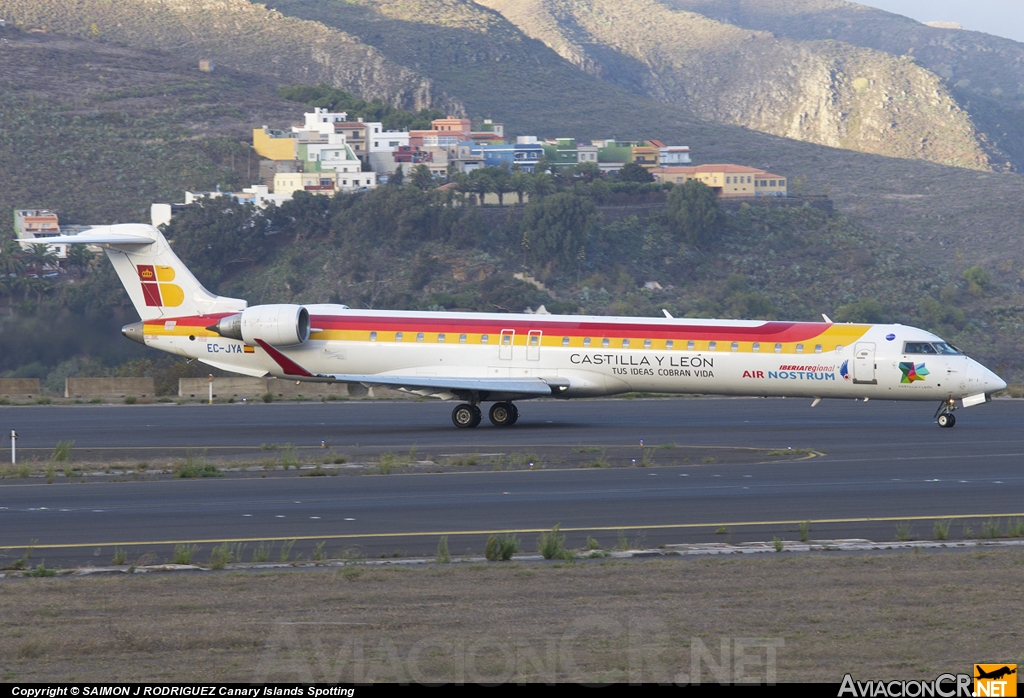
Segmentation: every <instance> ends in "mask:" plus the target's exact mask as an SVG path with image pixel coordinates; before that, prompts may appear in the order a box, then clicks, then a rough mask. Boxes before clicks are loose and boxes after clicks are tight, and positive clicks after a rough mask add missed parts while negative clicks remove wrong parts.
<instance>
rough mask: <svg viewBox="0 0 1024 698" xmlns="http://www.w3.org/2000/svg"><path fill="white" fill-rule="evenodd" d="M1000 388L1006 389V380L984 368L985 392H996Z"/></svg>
mask: <svg viewBox="0 0 1024 698" xmlns="http://www.w3.org/2000/svg"><path fill="white" fill-rule="evenodd" d="M1000 390H1006V381H1004V380H1003V379H1002V378H1000V377H999V376H997V375H996V374H994V373H992V371H989V370H988V369H985V393H986V394H991V393H998V392H999V391H1000Z"/></svg>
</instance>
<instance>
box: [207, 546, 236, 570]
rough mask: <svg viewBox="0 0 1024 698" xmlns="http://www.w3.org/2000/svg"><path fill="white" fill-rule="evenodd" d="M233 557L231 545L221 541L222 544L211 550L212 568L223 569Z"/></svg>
mask: <svg viewBox="0 0 1024 698" xmlns="http://www.w3.org/2000/svg"><path fill="white" fill-rule="evenodd" d="M231 558H232V550H231V546H230V545H228V544H227V543H221V544H220V545H218V546H215V547H214V549H213V550H212V551H211V552H210V568H211V569H215V570H222V569H224V567H225V566H227V564H228V563H229V562H231Z"/></svg>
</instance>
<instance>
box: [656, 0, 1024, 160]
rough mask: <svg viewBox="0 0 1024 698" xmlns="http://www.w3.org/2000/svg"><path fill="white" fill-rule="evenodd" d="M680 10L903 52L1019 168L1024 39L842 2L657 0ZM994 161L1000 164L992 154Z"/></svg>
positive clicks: (1023, 132)
mask: <svg viewBox="0 0 1024 698" xmlns="http://www.w3.org/2000/svg"><path fill="white" fill-rule="evenodd" d="M661 1H662V2H663V3H664V4H666V5H668V6H670V7H672V8H675V9H680V10H690V11H693V12H698V13H700V14H702V15H706V16H707V17H711V18H713V19H716V20H719V21H721V22H727V23H729V24H734V25H736V26H740V27H744V28H747V29H754V30H760V31H769V32H771V33H772V34H774V35H775V36H779V37H786V38H789V39H795V40H815V39H822V40H826V39H827V40H835V41H841V42H843V43H846V44H850V45H853V46H863V47H866V48H871V49H875V50H877V51H884V52H886V53H889V54H891V55H893V56H904V55H905V56H910V57H912V58H913V60H914V61H915V62H916V63H918V64H920V65H921V66H923V67H925V68H927V69H928V70H930V71H932V72H933V73H935V74H936V75H938V76H940V77H941V78H943V80H944V81H945V83H946V84H947V85H948V86H949V90H950V92H951V94H952V95H953V97H954V98H955V99H956V100H957V102H958V103H959V104H960V105H961V107H962V108H964V109H966V110H967V111H968V112H969V113H970V114H971V118H972V120H973V121H974V123H975V124H976V125H977V127H978V129H979V130H980V131H981V132H982V134H983V135H984V139H985V141H986V147H988V148H989V149H990V152H993V153H994V151H997V150H998V151H1002V152H1004V153H1006V155H1007V157H1008V158H1009V161H1008V162H1005V163H1003V164H1004V165H1005V166H1009V167H1014V168H1016V169H1017V170H1022V171H1024V108H1022V104H1021V100H1022V99H1024V44H1021V43H1019V42H1016V41H1012V40H1010V39H1004V38H1002V37H998V36H992V35H991V34H984V33H982V32H974V31H964V30H957V29H940V28H936V27H930V26H927V25H924V24H921V23H920V22H917V21H915V20H912V19H910V18H908V17H903V16H901V15H896V14H892V13H889V12H885V11H883V10H877V9H875V8H872V7H867V6H865V5H860V4H857V3H853V2H846V1H845V0H773V1H772V2H770V3H765V2H761V1H760V0H661ZM993 161H994V162H995V163H997V164H998V163H1000V162H1001V161H1000V160H998V159H996V158H995V155H993Z"/></svg>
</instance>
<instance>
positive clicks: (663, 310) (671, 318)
mask: <svg viewBox="0 0 1024 698" xmlns="http://www.w3.org/2000/svg"><path fill="white" fill-rule="evenodd" d="M661 312H663V313H665V317H667V318H668V319H669V320H674V319H675V318H673V317H672V313H670V312H668V311H667V310H665V309H664V308H662V309H661Z"/></svg>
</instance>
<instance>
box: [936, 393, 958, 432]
mask: <svg viewBox="0 0 1024 698" xmlns="http://www.w3.org/2000/svg"><path fill="white" fill-rule="evenodd" d="M955 409H956V401H955V400H953V399H952V398H950V399H949V400H944V401H942V402H941V403H940V404H939V409H937V410H936V411H935V421H936V422H938V424H939V426H940V427H942V428H943V429H952V428H953V426H954V425H955V424H956V417H955V416H954V415H953V410H955Z"/></svg>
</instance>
